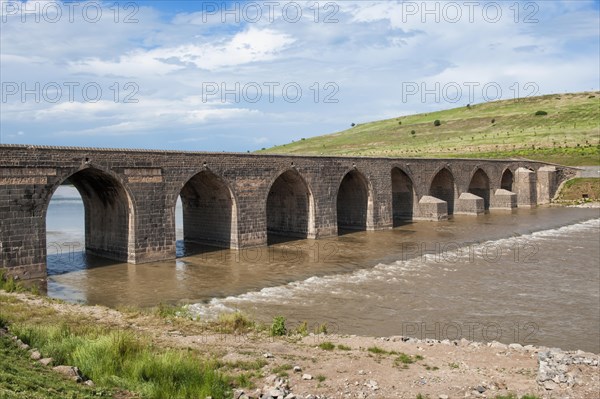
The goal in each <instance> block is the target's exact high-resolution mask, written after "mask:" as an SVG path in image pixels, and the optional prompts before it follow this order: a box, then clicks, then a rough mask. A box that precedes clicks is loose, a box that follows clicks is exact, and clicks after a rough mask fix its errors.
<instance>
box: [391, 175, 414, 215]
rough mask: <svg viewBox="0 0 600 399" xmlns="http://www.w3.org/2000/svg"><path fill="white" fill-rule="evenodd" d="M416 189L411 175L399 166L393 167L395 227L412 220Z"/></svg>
mask: <svg viewBox="0 0 600 399" xmlns="http://www.w3.org/2000/svg"><path fill="white" fill-rule="evenodd" d="M414 197H415V195H414V189H413V183H412V180H411V179H410V177H408V175H407V174H406V173H404V171H402V170H400V169H399V168H394V169H392V209H393V214H394V227H395V226H398V225H400V224H402V223H403V222H406V221H407V220H412V218H413V205H414Z"/></svg>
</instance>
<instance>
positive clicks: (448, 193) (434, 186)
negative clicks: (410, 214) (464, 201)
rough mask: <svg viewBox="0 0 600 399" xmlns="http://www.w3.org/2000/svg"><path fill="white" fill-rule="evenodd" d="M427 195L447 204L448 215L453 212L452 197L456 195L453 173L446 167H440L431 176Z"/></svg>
mask: <svg viewBox="0 0 600 399" xmlns="http://www.w3.org/2000/svg"><path fill="white" fill-rule="evenodd" d="M429 195H431V196H432V197H436V198H438V199H441V200H443V201H446V203H447V204H448V215H452V214H454V199H455V196H456V183H455V181H454V175H453V174H452V172H451V171H450V169H448V167H442V168H441V169H439V171H438V172H437V173H436V174H435V175H434V176H433V178H432V180H431V184H430V185H429Z"/></svg>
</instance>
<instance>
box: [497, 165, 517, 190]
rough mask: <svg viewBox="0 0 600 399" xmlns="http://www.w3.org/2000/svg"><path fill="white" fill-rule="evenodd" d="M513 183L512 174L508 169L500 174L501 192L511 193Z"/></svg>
mask: <svg viewBox="0 0 600 399" xmlns="http://www.w3.org/2000/svg"><path fill="white" fill-rule="evenodd" d="M513 181H514V177H513V173H512V172H511V171H510V169H506V170H505V171H504V173H503V174H502V180H501V181H500V188H501V189H503V190H508V191H512V188H513Z"/></svg>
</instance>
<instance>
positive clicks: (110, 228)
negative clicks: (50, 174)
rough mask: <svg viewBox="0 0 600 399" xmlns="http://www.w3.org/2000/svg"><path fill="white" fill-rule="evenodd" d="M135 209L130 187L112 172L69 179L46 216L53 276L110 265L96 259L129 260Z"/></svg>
mask: <svg viewBox="0 0 600 399" xmlns="http://www.w3.org/2000/svg"><path fill="white" fill-rule="evenodd" d="M131 209H132V207H131V204H130V200H129V196H128V195H127V193H126V191H125V189H124V188H123V186H122V185H121V183H120V182H119V181H117V180H116V179H115V178H114V177H112V176H110V175H109V174H108V173H105V172H103V171H101V170H98V169H94V168H87V169H83V170H81V171H79V172H76V173H74V174H73V175H71V176H70V177H69V178H67V179H66V180H65V181H64V182H63V183H62V185H61V186H59V187H58V188H57V189H56V191H55V192H54V193H53V194H52V197H51V200H50V202H49V204H48V209H47V212H46V248H47V258H46V261H47V271H48V274H49V275H53V274H61V273H65V272H69V271H75V270H79V269H83V268H86V267H91V266H97V265H101V264H106V261H101V260H94V257H101V258H105V259H111V260H116V261H119V262H127V260H128V254H129V242H130V239H129V234H130V220H131V218H132V210H131ZM90 255H91V256H90Z"/></svg>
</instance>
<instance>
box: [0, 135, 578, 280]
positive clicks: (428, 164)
mask: <svg viewBox="0 0 600 399" xmlns="http://www.w3.org/2000/svg"><path fill="white" fill-rule="evenodd" d="M575 173H576V170H575V169H572V168H567V167H562V166H557V165H548V164H545V163H542V162H535V161H526V160H478V159H413V158H410V159H395V158H366V157H324V156H290V155H254V154H236V153H206V152H176V151H155V150H124V149H99V148H70V147H45V146H24V145H0V255H1V261H0V267H2V268H5V269H7V271H8V272H9V273H10V274H12V275H15V276H19V277H21V278H44V277H45V276H46V213H47V210H48V204H49V203H50V200H51V198H52V195H53V193H54V192H55V190H56V189H57V188H58V187H59V186H60V185H61V184H65V183H70V184H73V185H74V186H75V187H76V188H77V190H78V191H79V193H80V195H81V197H82V200H83V204H84V207H85V226H86V227H85V240H86V242H85V246H86V251H88V252H89V253H92V254H96V255H100V256H103V257H106V258H110V259H114V260H117V261H122V262H130V263H136V264H139V263H145V262H153V261H160V260H167V259H174V258H175V248H176V247H175V241H176V239H175V205H176V202H177V198H178V197H180V196H181V199H182V204H183V212H184V226H183V230H184V236H185V239H186V240H188V241H194V242H201V243H204V244H210V245H216V246H221V247H228V248H234V249H238V248H243V247H252V246H261V245H266V244H267V243H268V240H269V238H270V237H271V236H272V235H278V236H282V235H283V236H290V237H306V238H319V237H327V236H332V235H336V234H338V232H339V230H346V229H350V230H381V229H389V228H392V227H393V226H394V223H395V222H396V221H399V220H402V221H404V220H412V219H430V220H440V219H444V218H446V217H448V215H451V214H452V213H454V208H457V211H460V208H461V202H460V201H459V198H460V197H461V195H462V194H463V193H471V195H473V196H478V197H480V198H482V199H483V207H484V210H485V211H487V210H488V208H490V207H491V208H494V209H495V208H504V209H512V207H513V206H514V203H513V202H514V201H515V200H516V201H517V203H518V206H535V204H536V203H537V202H536V201H537V198H540V199H541V200H542V201H546V199H547V198H551V197H552V196H553V195H554V191H555V190H556V187H558V185H559V184H560V182H561V181H563V180H565V179H567V178H568V177H571V176H574V175H575ZM513 176H514V178H513ZM499 190H501V191H499ZM538 190H539V191H540V193H539V194H538ZM514 197H516V198H514ZM463 198H465V197H464V196H463ZM480 202H481V201H480ZM434 208H435V209H434ZM476 208H477V209H476V210H475V213H480V205H477V206H476Z"/></svg>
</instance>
